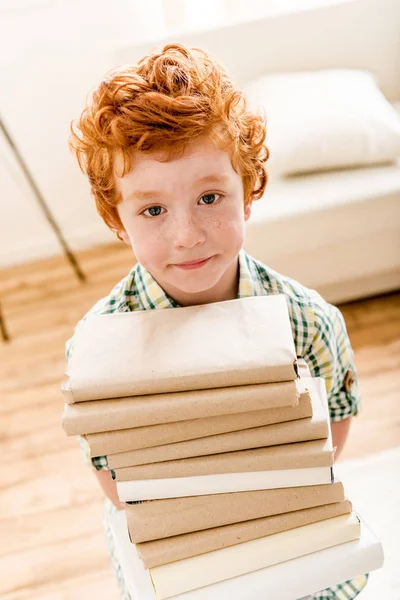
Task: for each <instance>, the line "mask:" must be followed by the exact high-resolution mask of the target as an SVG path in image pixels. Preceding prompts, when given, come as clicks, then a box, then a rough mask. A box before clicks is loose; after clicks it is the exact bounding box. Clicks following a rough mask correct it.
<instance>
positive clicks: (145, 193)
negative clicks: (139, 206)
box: [126, 174, 229, 200]
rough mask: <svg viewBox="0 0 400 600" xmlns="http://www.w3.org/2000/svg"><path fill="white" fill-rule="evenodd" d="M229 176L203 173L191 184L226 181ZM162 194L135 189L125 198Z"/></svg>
mask: <svg viewBox="0 0 400 600" xmlns="http://www.w3.org/2000/svg"><path fill="white" fill-rule="evenodd" d="M228 181H229V177H228V176H227V175H222V174H220V175H219V174H213V175H204V176H203V177H199V178H198V179H196V180H195V181H194V182H193V185H194V186H195V185H204V184H205V183H221V184H222V183H228ZM162 197H163V194H162V193H161V192H160V191H158V190H136V191H135V192H132V193H131V194H129V196H128V197H127V198H126V200H161V199H162Z"/></svg>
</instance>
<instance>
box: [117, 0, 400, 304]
mask: <svg viewBox="0 0 400 600" xmlns="http://www.w3.org/2000/svg"><path fill="white" fill-rule="evenodd" d="M330 4H331V5H329V3H328V5H327V6H325V7H322V8H319V9H312V10H303V11H302V10H300V11H298V12H297V13H294V12H290V13H288V14H282V15H275V16H268V15H266V16H265V17H263V18H261V17H259V18H257V19H256V20H254V21H251V20H249V21H248V22H246V23H242V24H235V25H226V26H225V27H224V26H220V27H219V28H218V29H213V30H212V31H205V32H204V31H203V32H197V33H192V34H185V35H180V36H174V38H173V39H172V40H173V41H181V42H183V43H186V44H189V45H194V46H198V47H202V48H204V49H206V50H208V51H209V52H211V53H212V54H214V55H215V56H216V57H218V58H219V60H221V61H222V62H223V63H224V64H225V65H226V66H227V68H228V70H229V71H230V72H231V73H233V75H234V76H235V77H236V79H237V80H238V81H239V83H241V84H243V85H246V84H247V83H248V82H249V81H251V80H253V79H255V78H258V77H260V76H262V75H266V74H271V73H277V72H293V71H313V70H320V69H348V68H351V69H364V70H368V71H370V72H371V73H373V75H374V76H375V77H376V78H377V81H378V84H379V86H380V87H381V89H382V91H383V93H384V94H385V95H386V97H387V98H388V99H389V100H390V101H391V102H393V103H395V102H396V100H397V101H399V100H400V72H399V62H398V61H396V56H397V53H398V51H399V48H400V28H399V27H398V26H397V25H396V22H397V23H398V22H400V4H399V3H396V1H395V0H379V1H378V0H352V1H348V2H346V1H345V2H343V1H341V2H332V3H330ZM167 41H171V40H163V41H162V42H160V44H161V43H163V42H167ZM152 47H153V44H148V45H141V46H138V47H133V46H129V45H126V44H122V45H121V47H120V48H118V51H117V60H118V62H129V61H133V60H135V59H136V58H137V57H139V56H142V55H143V54H144V53H145V52H147V51H148V50H149V49H150V48H152ZM398 106H399V108H400V104H399V105H398ZM246 249H247V250H248V251H249V253H250V254H252V255H253V256H255V257H256V258H258V259H260V260H262V261H264V262H266V263H267V264H268V265H270V266H271V267H272V268H274V269H276V270H277V271H279V272H281V273H284V274H286V275H289V276H291V277H293V278H295V279H298V280H300V281H301V282H302V283H303V284H305V285H307V286H309V287H312V288H315V289H317V290H318V291H319V292H320V293H322V294H323V295H324V296H325V297H326V298H327V299H328V300H330V301H331V302H334V303H339V302H343V301H349V300H355V299H358V298H361V297H365V296H369V295H374V294H379V293H383V292H387V291H390V290H395V289H399V288H400V163H395V164H391V165H380V166H368V167H364V168H352V169H346V170H338V171H330V172H320V173H317V174H305V175H300V176H292V177H289V178H286V179H282V180H272V181H271V183H270V184H269V185H268V187H267V189H266V192H265V195H264V197H263V198H262V199H260V200H259V201H258V202H256V203H255V205H254V207H253V214H252V217H251V219H250V221H249V223H248V230H247V240H246Z"/></svg>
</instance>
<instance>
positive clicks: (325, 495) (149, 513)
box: [125, 481, 345, 543]
mask: <svg viewBox="0 0 400 600" xmlns="http://www.w3.org/2000/svg"><path fill="white" fill-rule="evenodd" d="M344 499H345V496H344V489H343V484H342V483H341V482H340V481H335V482H334V483H328V484H325V485H310V486H303V487H297V488H279V489H275V490H256V491H251V492H237V493H230V494H213V495H209V496H190V497H187V498H167V499H163V500H152V501H151V502H143V503H141V504H129V503H128V504H126V507H125V511H126V518H127V522H128V528H129V534H130V538H131V540H132V542H135V543H136V542H146V541H150V540H156V539H160V538H166V537H171V536H179V535H182V534H185V533H191V532H193V531H200V530H203V529H211V528H215V527H221V526H223V525H230V524H232V523H237V522H243V521H250V520H253V519H259V518H261V517H268V516H272V515H276V514H280V513H288V512H292V511H298V510H303V509H305V508H313V507H315V506H323V505H327V504H333V503H338V502H339V503H340V502H343V501H344Z"/></svg>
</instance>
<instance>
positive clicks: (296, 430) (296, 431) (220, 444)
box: [107, 388, 329, 469]
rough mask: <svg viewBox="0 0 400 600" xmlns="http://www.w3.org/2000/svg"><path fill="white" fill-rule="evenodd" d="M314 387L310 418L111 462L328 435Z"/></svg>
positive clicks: (176, 456) (146, 461) (133, 454)
mask: <svg viewBox="0 0 400 600" xmlns="http://www.w3.org/2000/svg"><path fill="white" fill-rule="evenodd" d="M310 390H312V391H311V401H312V412H313V414H312V417H310V418H308V419H300V420H296V421H288V422H285V423H277V424H273V425H264V426H258V427H253V428H250V429H244V430H243V429H242V430H239V431H233V432H229V433H221V434H218V435H208V436H206V437H202V438H196V439H193V440H188V441H183V442H177V443H174V444H164V445H161V446H155V447H153V448H144V449H138V450H131V451H128V452H121V453H118V454H109V455H108V456H107V459H108V466H109V467H111V468H112V469H115V468H121V467H129V466H134V465H145V464H149V463H156V462H164V461H167V460H176V459H180V458H189V457H192V456H207V455H211V454H220V453H222V452H235V451H236V450H247V449H249V448H262V447H266V446H277V445H280V444H288V443H293V442H304V441H308V440H317V439H326V438H327V437H328V434H329V423H328V419H327V415H326V413H325V410H324V407H323V406H322V400H321V399H320V397H319V395H318V393H317V391H316V390H315V389H314V388H310ZM248 414H251V413H248Z"/></svg>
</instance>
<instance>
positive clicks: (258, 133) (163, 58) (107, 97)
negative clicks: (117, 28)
mask: <svg viewBox="0 0 400 600" xmlns="http://www.w3.org/2000/svg"><path fill="white" fill-rule="evenodd" d="M205 135H207V136H210V138H211V140H212V142H213V143H214V144H215V145H216V146H217V147H218V148H220V149H223V150H226V151H228V152H229V153H230V157H231V162H232V166H233V168H234V169H235V170H236V172H237V173H240V174H241V176H242V181H243V188H244V201H245V204H247V203H248V202H251V201H252V200H257V199H258V198H260V197H261V196H262V194H263V192H264V190H265V186H266V184H267V172H266V168H265V162H266V161H267V160H268V157H269V151H268V148H267V147H266V146H265V144H264V141H265V136H266V127H265V119H264V117H263V116H262V115H259V114H255V113H254V112H251V111H249V110H248V109H247V107H246V99H245V96H244V93H243V92H242V91H241V90H240V89H239V88H238V87H236V85H235V84H234V83H233V82H232V81H231V80H230V79H229V77H228V76H227V74H226V72H225V70H224V68H223V67H222V66H221V65H219V64H218V63H217V62H215V61H214V60H212V59H211V57H210V56H208V55H207V54H206V52H204V51H202V50H199V49H197V48H187V47H185V46H183V45H181V44H168V45H166V46H165V47H164V48H163V49H162V50H161V51H160V52H156V53H153V54H150V55H149V56H146V57H144V58H142V59H141V60H140V61H139V62H138V64H137V65H134V66H130V65H128V66H126V65H125V66H121V67H117V68H116V69H113V70H112V71H110V72H109V73H107V75H106V77H105V79H104V80H103V81H102V82H101V83H100V85H99V86H98V88H97V89H95V90H94V91H93V93H92V96H91V98H90V100H89V101H88V103H87V106H86V108H85V109H84V110H83V112H82V114H81V116H80V118H79V120H75V121H72V123H71V136H70V139H69V145H70V148H71V150H72V151H74V152H75V154H76V157H77V159H78V163H79V166H80V168H81V170H82V171H83V172H84V173H86V174H87V176H88V178H89V181H90V184H91V190H92V193H93V195H94V198H95V201H96V206H97V210H98V212H99V214H100V216H101V217H102V218H103V220H104V221H105V223H106V224H107V225H108V226H109V227H110V229H113V230H116V229H123V225H122V223H121V220H120V218H119V215H118V211H117V204H118V203H119V202H120V201H121V196H120V193H119V191H118V190H117V187H116V178H117V176H119V177H123V176H124V175H125V174H126V173H128V172H129V170H130V168H131V160H132V155H133V152H134V151H141V152H154V151H159V150H166V151H167V153H168V157H169V158H172V156H174V155H176V153H182V152H183V151H184V150H185V148H186V146H187V145H188V144H189V143H190V142H193V140H195V139H196V138H198V137H200V136H205ZM117 164H118V165H122V172H121V173H118V174H117V173H116V168H117Z"/></svg>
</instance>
